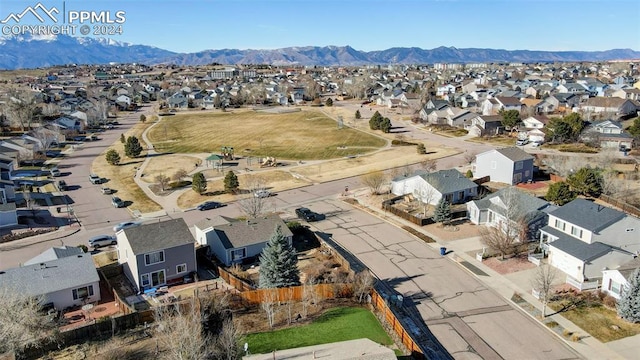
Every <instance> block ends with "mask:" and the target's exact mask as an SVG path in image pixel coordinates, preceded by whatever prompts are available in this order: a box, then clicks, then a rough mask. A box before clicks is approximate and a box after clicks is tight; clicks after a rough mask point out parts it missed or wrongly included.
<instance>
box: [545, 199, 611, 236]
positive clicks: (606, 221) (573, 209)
mask: <svg viewBox="0 0 640 360" xmlns="http://www.w3.org/2000/svg"><path fill="white" fill-rule="evenodd" d="M549 215H553V216H555V217H557V218H559V219H561V220H564V221H566V222H568V223H570V224H574V225H576V226H579V227H581V228H583V229H587V230H589V231H591V232H597V231H598V230H601V229H603V228H605V227H606V226H608V225H610V224H612V223H613V222H615V221H618V220H620V219H622V218H623V217H624V213H623V212H621V211H618V210H615V209H612V208H608V207H606V206H602V205H600V204H596V203H595V202H593V201H589V200H585V199H575V200H573V201H571V202H569V203H567V204H564V205H563V206H561V207H559V208H558V209H556V210H554V211H552V212H550V213H549Z"/></svg>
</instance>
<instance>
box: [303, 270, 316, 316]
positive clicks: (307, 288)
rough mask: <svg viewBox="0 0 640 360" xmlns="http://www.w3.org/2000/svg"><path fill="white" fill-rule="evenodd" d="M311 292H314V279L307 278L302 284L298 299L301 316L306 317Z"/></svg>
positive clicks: (311, 297)
mask: <svg viewBox="0 0 640 360" xmlns="http://www.w3.org/2000/svg"><path fill="white" fill-rule="evenodd" d="M313 293H315V289H314V281H313V280H312V279H310V278H308V279H307V281H305V282H304V284H303V285H302V299H301V300H300V302H301V305H302V318H304V319H306V318H307V315H308V314H309V305H311V302H312V301H313V296H314V295H313Z"/></svg>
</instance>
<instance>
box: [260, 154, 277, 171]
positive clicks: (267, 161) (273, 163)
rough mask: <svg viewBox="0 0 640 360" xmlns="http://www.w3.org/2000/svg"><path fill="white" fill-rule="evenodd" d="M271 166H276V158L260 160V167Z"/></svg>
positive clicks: (268, 157)
mask: <svg viewBox="0 0 640 360" xmlns="http://www.w3.org/2000/svg"><path fill="white" fill-rule="evenodd" d="M273 166H278V162H277V161H276V158H274V157H270V156H267V157H265V158H262V159H261V160H260V167H261V168H263V167H273Z"/></svg>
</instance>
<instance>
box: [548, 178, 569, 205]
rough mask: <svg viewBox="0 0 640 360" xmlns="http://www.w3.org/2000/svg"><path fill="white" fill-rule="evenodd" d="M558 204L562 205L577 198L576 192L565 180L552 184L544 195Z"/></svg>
mask: <svg viewBox="0 0 640 360" xmlns="http://www.w3.org/2000/svg"><path fill="white" fill-rule="evenodd" d="M544 198H545V199H546V200H547V201H550V202H552V203H554V204H556V205H558V206H562V205H564V204H566V203H568V202H570V201H572V200H573V199H575V198H576V194H575V193H574V192H573V191H571V187H570V186H569V184H567V183H566V182H564V181H561V182H557V183H554V184H551V185H550V186H549V190H547V195H546V196H545V197H544Z"/></svg>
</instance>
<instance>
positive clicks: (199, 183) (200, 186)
mask: <svg viewBox="0 0 640 360" xmlns="http://www.w3.org/2000/svg"><path fill="white" fill-rule="evenodd" d="M191 188H192V189H193V191H195V192H197V193H198V194H202V193H204V192H205V191H207V179H206V178H205V177H204V175H203V174H202V173H201V172H197V173H195V174H193V178H192V179H191Z"/></svg>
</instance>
